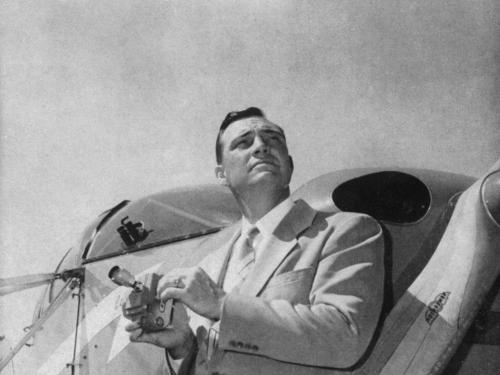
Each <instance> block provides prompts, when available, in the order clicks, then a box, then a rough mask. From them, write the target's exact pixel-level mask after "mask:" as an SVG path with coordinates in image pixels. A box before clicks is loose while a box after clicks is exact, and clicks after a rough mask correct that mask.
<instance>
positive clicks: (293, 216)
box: [209, 200, 316, 296]
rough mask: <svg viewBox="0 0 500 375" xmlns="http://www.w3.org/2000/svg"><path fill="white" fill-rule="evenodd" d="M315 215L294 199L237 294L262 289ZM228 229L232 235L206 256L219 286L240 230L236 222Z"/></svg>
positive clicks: (308, 207) (265, 242) (250, 292)
mask: <svg viewBox="0 0 500 375" xmlns="http://www.w3.org/2000/svg"><path fill="white" fill-rule="evenodd" d="M315 216H316V211H315V210H313V209H312V208H311V207H310V206H309V205H308V204H307V203H306V202H304V201H303V200H299V201H297V202H295V204H294V207H293V208H292V209H291V210H290V212H288V214H287V215H286V216H285V217H284V218H283V220H282V221H281V223H280V224H279V225H278V227H277V228H276V229H275V230H274V232H273V235H272V236H269V237H268V238H267V239H266V240H264V241H263V243H262V244H261V245H262V247H263V248H264V249H266V250H265V251H266V254H265V256H262V257H259V259H257V262H256V264H255V266H254V269H255V270H258V271H257V272H252V273H250V275H248V278H247V279H246V280H245V281H244V282H243V283H242V284H241V286H240V288H239V293H241V294H245V295H252V296H256V295H258V294H259V293H260V292H261V291H262V289H263V288H264V286H265V284H266V283H267V281H268V280H269V279H270V278H271V276H272V275H273V273H274V271H275V270H276V269H277V268H278V267H279V265H280V264H281V263H282V262H283V260H284V259H285V257H286V256H287V255H288V254H289V253H290V252H291V251H292V249H293V248H294V247H295V246H296V245H297V237H298V236H299V234H300V233H302V232H303V231H304V230H306V229H307V228H309V227H310V226H311V224H312V221H313V219H314V217H315ZM230 228H231V229H229V231H230V233H232V236H231V237H230V238H229V241H228V242H227V243H226V244H225V245H224V246H222V247H221V248H219V249H218V250H216V251H215V252H214V253H212V256H210V259H211V262H210V263H212V264H211V265H209V268H210V269H212V270H213V271H214V272H213V274H212V275H210V276H211V277H212V278H213V280H217V283H218V284H219V285H222V281H223V277H224V275H225V268H226V266H227V262H228V260H229V255H230V252H231V248H232V246H233V244H234V242H235V241H236V240H237V239H238V237H239V235H240V233H241V225H240V223H239V222H238V223H236V224H235V225H233V226H232V227H230Z"/></svg>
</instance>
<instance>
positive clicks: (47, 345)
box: [0, 161, 500, 375]
mask: <svg viewBox="0 0 500 375" xmlns="http://www.w3.org/2000/svg"><path fill="white" fill-rule="evenodd" d="M292 198H293V199H294V200H298V199H302V200H304V201H306V202H307V203H308V204H309V205H311V206H312V207H313V208H315V209H317V210H320V211H328V212H337V211H354V212H362V213H366V214H369V215H371V216H373V217H374V218H376V219H377V220H378V221H379V223H380V224H381V226H382V228H383V230H384V236H385V251H386V253H385V266H386V282H385V299H384V307H383V312H382V317H381V319H380V324H379V328H378V329H377V331H376V333H375V336H374V338H373V340H372V343H371V345H370V346H369V348H368V350H367V352H366V353H365V355H364V357H363V358H362V359H361V360H360V361H359V363H358V364H357V365H355V366H354V367H353V368H350V369H347V370H346V374H446V375H450V374H457V375H467V374H496V373H497V371H498V370H497V369H498V368H500V292H499V288H500V278H499V277H498V275H499V272H500V251H499V250H500V248H499V244H500V161H498V162H497V163H496V164H495V165H494V166H493V167H492V168H491V169H490V170H489V171H488V172H487V173H486V174H485V175H484V176H483V177H481V178H479V179H476V178H473V177H470V176H465V175H459V174H453V173H448V172H443V171H435V170H425V169H409V168H363V169H344V170H338V171H332V172H330V173H327V174H324V175H322V176H319V177H317V178H314V179H312V180H310V181H309V182H307V183H305V184H304V185H302V186H301V187H299V188H298V189H297V190H296V191H295V192H293V194H292ZM239 218H240V212H239V210H238V207H237V205H236V202H235V200H234V199H233V197H232V195H231V194H230V192H229V190H227V189H226V188H224V187H222V186H219V185H200V186H190V187H184V188H176V189H171V190H167V191H164V192H160V193H157V194H152V195H149V196H146V197H144V198H142V199H138V200H136V201H129V200H124V201H122V202H120V203H118V204H117V205H116V206H114V207H112V208H110V209H108V210H107V211H105V212H103V213H102V214H101V215H100V216H99V217H97V218H96V219H95V220H94V221H93V222H92V223H91V224H90V225H89V226H88V227H87V228H86V229H85V230H84V231H83V233H82V236H81V238H80V239H79V240H78V241H77V243H76V244H75V246H73V247H72V248H71V249H70V250H69V251H68V252H67V253H66V254H65V255H64V256H63V258H62V259H61V261H60V263H59V265H58V266H57V268H56V270H55V271H54V272H52V273H47V274H39V275H28V276H26V277H20V278H11V279H2V280H0V296H1V295H6V294H9V293H11V292H14V291H18V290H21V289H24V288H30V287H34V286H39V285H45V287H44V288H43V291H42V294H41V297H40V299H39V301H38V304H37V307H36V309H35V312H34V317H33V322H32V325H31V327H30V329H29V331H28V332H27V333H26V335H25V336H24V337H23V338H22V339H21V340H20V341H19V342H18V343H17V345H15V346H13V348H12V350H10V352H8V353H7V354H6V355H3V354H2V358H0V372H1V373H2V374H9V371H10V373H12V374H13V373H15V374H38V375H58V374H60V375H63V374H64V375H69V374H72V375H74V374H78V375H83V374H88V375H94V374H96V375H97V374H120V375H124V374H125V375H127V374H130V375H132V374H137V373H141V374H160V373H162V367H163V365H164V358H163V356H164V353H163V351H162V350H158V349H157V348H155V347H153V346H151V345H148V344H138V343H130V342H129V339H128V334H127V333H126V332H125V330H124V325H125V324H126V323H127V319H125V318H124V317H123V315H122V308H121V303H122V302H123V295H124V293H126V292H127V290H129V289H128V288H127V287H126V286H117V285H116V284H115V283H113V282H112V280H110V278H109V277H108V276H109V275H108V274H109V271H110V270H111V269H113V267H115V266H117V265H119V266H120V267H124V268H126V269H128V270H129V271H130V273H131V274H132V275H134V276H135V277H136V278H138V277H140V276H141V275H145V274H149V273H152V272H155V271H158V270H160V269H161V270H163V271H168V270H169V269H173V268H177V267H188V266H193V265H196V264H197V263H198V262H199V261H200V260H201V259H202V258H203V257H204V256H206V254H205V253H204V252H203V251H201V250H200V249H201V248H203V247H202V246H200V244H202V243H204V242H205V241H208V240H210V241H213V244H214V248H217V247H218V245H221V244H222V243H223V241H224V237H223V236H221V234H222V233H224V232H221V230H222V229H223V228H225V227H227V226H229V225H231V224H233V223H234V222H236V221H237V220H239Z"/></svg>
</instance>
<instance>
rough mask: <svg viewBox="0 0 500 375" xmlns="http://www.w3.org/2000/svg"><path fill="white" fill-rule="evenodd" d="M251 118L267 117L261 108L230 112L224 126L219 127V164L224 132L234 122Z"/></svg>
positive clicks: (217, 157) (217, 151)
mask: <svg viewBox="0 0 500 375" xmlns="http://www.w3.org/2000/svg"><path fill="white" fill-rule="evenodd" d="M249 117H264V118H265V117H266V116H265V115H264V112H262V110H261V109H260V108H257V107H250V108H247V109H245V110H243V111H234V112H229V113H228V114H227V115H226V117H225V118H224V121H222V124H221V125H220V127H219V134H217V140H216V141H215V158H216V160H217V164H220V163H222V143H221V138H222V134H224V131H225V130H226V129H227V127H228V126H229V125H231V124H232V123H233V122H235V121H238V120H243V119H245V118H249Z"/></svg>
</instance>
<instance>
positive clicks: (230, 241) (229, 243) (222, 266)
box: [200, 221, 241, 286]
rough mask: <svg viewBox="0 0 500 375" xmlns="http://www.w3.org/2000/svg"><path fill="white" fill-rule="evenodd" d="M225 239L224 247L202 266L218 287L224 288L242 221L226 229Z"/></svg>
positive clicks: (207, 258)
mask: <svg viewBox="0 0 500 375" xmlns="http://www.w3.org/2000/svg"><path fill="white" fill-rule="evenodd" d="M224 232H225V233H224V237H222V238H221V242H223V245H222V246H221V247H219V248H218V249H216V250H215V251H214V252H213V253H211V254H210V255H209V256H208V257H206V258H205V259H204V260H203V261H202V263H201V264H200V266H201V267H202V268H203V269H204V270H205V272H206V273H207V274H208V275H209V276H210V278H211V279H212V280H214V281H215V282H216V283H217V285H219V286H222V283H223V281H224V276H225V273H226V268H227V263H228V261H229V256H230V255H231V249H232V247H233V245H234V242H235V241H236V240H237V239H238V237H239V236H240V233H241V221H238V222H236V223H235V224H233V225H231V226H230V227H228V228H226V229H224Z"/></svg>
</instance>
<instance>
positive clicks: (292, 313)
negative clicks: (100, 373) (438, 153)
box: [127, 107, 384, 374]
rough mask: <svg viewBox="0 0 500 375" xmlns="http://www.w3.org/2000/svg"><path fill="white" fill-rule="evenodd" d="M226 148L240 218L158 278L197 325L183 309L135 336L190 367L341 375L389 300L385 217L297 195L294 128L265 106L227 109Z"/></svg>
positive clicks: (222, 163) (220, 169)
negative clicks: (191, 262) (217, 240)
mask: <svg viewBox="0 0 500 375" xmlns="http://www.w3.org/2000/svg"><path fill="white" fill-rule="evenodd" d="M216 155H217V167H216V168H215V174H216V176H217V179H218V181H219V182H220V183H221V184H222V185H225V186H227V187H228V188H229V189H230V190H231V192H232V193H233V195H234V197H235V198H236V201H237V202H238V205H239V207H240V209H241V212H242V216H243V218H242V221H241V223H238V224H237V225H236V226H234V227H232V228H229V229H228V230H227V234H223V235H228V236H229V239H228V241H227V245H226V246H223V247H222V248H220V249H215V250H214V251H212V252H211V254H210V255H209V256H208V257H207V258H206V259H205V260H204V261H203V262H202V264H201V265H200V267H195V268H190V269H178V270H174V271H172V272H169V273H168V274H165V275H163V277H162V278H161V280H160V282H159V285H158V295H159V297H160V298H161V299H163V300H166V299H170V298H173V299H174V300H176V301H177V306H179V304H178V302H179V301H180V302H182V304H184V305H185V306H187V307H188V308H189V309H190V310H191V311H192V312H194V314H193V315H195V317H192V318H191V321H190V325H191V327H190V326H189V325H188V324H187V322H186V320H184V322H183V321H182V315H183V311H182V309H178V310H176V313H175V315H177V316H178V319H177V320H178V321H179V322H178V321H176V323H175V327H174V328H173V329H170V330H165V331H161V332H158V333H144V332H142V330H141V329H140V326H139V325H138V324H137V323H131V324H130V325H129V326H128V328H127V329H128V330H129V331H130V332H131V336H130V337H131V340H132V341H142V342H150V343H154V344H156V345H158V346H161V347H164V348H166V351H167V357H168V360H169V362H172V360H174V361H175V360H176V359H182V361H181V362H182V364H181V368H180V370H179V371H180V372H182V371H185V372H187V373H196V374H200V373H210V374H321V373H325V374H326V373H328V374H332V373H333V372H335V371H334V370H332V369H334V368H347V367H351V366H353V365H355V364H356V362H357V361H358V360H359V359H360V357H361V356H362V355H363V353H364V352H365V350H366V348H367V346H368V344H369V342H370V340H371V338H372V335H373V332H374V330H375V327H376V325H377V322H378V318H379V314H380V309H381V305H382V299H383V278H384V271H383V238H382V231H381V228H380V226H379V225H378V224H377V223H376V221H375V220H373V219H371V218H370V217H368V216H366V215H360V214H354V213H345V212H341V213H336V214H326V213H321V212H316V211H314V210H313V209H312V208H311V207H309V206H308V205H307V204H306V203H305V202H303V201H298V202H293V201H292V200H291V199H290V190H289V182H290V179H291V175H292V172H293V162H292V158H291V157H290V156H289V154H288V148H287V144H286V139H285V134H284V132H283V130H282V129H281V128H280V127H279V126H277V125H276V124H274V123H272V122H270V121H269V120H267V118H266V117H265V116H264V114H263V113H262V111H261V110H260V109H258V108H254V107H251V108H248V109H246V110H244V111H240V112H231V113H230V114H228V115H227V116H226V118H225V120H224V121H223V123H222V125H221V127H220V131H219V135H218V138H217V143H216ZM175 315H174V316H175ZM194 332H196V336H195V334H194Z"/></svg>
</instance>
